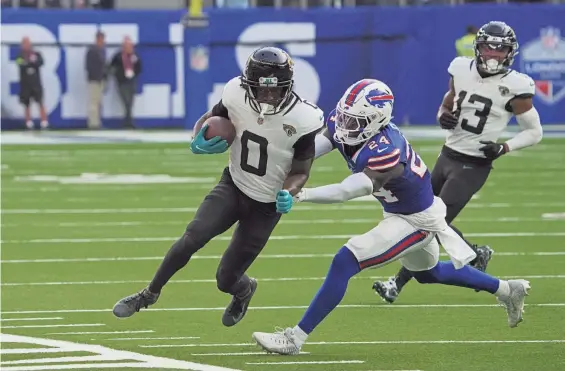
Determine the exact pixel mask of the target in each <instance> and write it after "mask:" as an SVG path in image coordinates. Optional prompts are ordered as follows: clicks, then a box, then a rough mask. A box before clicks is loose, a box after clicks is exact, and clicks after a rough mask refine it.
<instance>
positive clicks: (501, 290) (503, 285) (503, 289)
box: [494, 280, 510, 297]
mask: <svg viewBox="0 0 565 371" xmlns="http://www.w3.org/2000/svg"><path fill="white" fill-rule="evenodd" d="M494 295H495V296H497V297H500V296H508V295H510V285H509V284H508V281H505V280H500V284H499V285H498V290H496V292H495V293H494Z"/></svg>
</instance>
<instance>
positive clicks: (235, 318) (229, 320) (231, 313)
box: [222, 278, 257, 327]
mask: <svg viewBox="0 0 565 371" xmlns="http://www.w3.org/2000/svg"><path fill="white" fill-rule="evenodd" d="M250 281H251V282H250V286H251V290H250V291H249V294H247V295H246V296H245V297H244V298H241V299H239V298H238V297H236V296H235V295H234V296H233V297H232V299H231V302H230V304H229V305H228V307H227V308H226V310H225V312H224V315H223V316H222V323H223V324H224V326H227V327H231V326H233V325H236V324H237V323H238V322H239V321H241V320H242V319H243V316H245V313H247V307H248V306H249V302H250V301H251V298H252V297H253V294H255V290H257V280H256V279H255V278H250Z"/></svg>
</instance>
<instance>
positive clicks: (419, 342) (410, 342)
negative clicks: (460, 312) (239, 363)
mask: <svg viewBox="0 0 565 371" xmlns="http://www.w3.org/2000/svg"><path fill="white" fill-rule="evenodd" d="M532 343H534V344H538V343H539V344H545V343H554V344H562V343H565V340H562V339H559V340H375V341H318V342H307V343H306V344H305V346H311V345H324V346H325V345H390V344H399V345H422V344H424V345H425V344H434V345H440V344H532ZM138 346H139V347H140V348H197V347H203V348H208V347H213V348H221V347H243V346H257V344H256V343H194V344H153V345H138Z"/></svg>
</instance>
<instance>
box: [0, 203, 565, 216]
mask: <svg viewBox="0 0 565 371" xmlns="http://www.w3.org/2000/svg"><path fill="white" fill-rule="evenodd" d="M564 206H565V202H524V203H470V204H469V205H467V206H466V208H480V209H485V208H519V207H524V208H532V207H564ZM379 208H380V206H379V204H378V201H377V200H376V199H375V200H374V202H370V201H368V202H367V205H359V204H357V203H353V204H351V205H348V204H346V205H322V206H319V205H317V206H303V205H299V206H296V207H294V208H293V209H292V211H293V212H294V211H328V210H353V211H357V210H379ZM196 210H197V208H195V207H176V208H174V207H173V208H165V207H162V208H119V209H3V210H2V214H69V215H70V214H117V213H126V214H127V213H131V214H138V213H187V212H196Z"/></svg>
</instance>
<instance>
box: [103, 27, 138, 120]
mask: <svg viewBox="0 0 565 371" xmlns="http://www.w3.org/2000/svg"><path fill="white" fill-rule="evenodd" d="M110 67H111V69H112V73H113V74H114V76H115V77H116V82H117V84H118V92H119V94H120V98H121V99H122V103H123V104H124V110H125V117H124V125H125V126H126V127H130V128H133V127H134V125H133V119H132V108H133V100H134V97H135V90H136V87H137V77H138V76H139V74H140V73H141V60H140V59H139V56H138V55H137V54H136V53H135V51H134V48H133V43H132V41H131V39H130V38H129V37H127V36H126V37H125V38H124V41H123V43H122V50H121V51H119V52H117V53H116V54H115V55H114V57H113V58H112V61H111V63H110Z"/></svg>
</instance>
